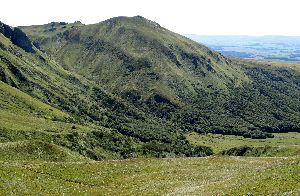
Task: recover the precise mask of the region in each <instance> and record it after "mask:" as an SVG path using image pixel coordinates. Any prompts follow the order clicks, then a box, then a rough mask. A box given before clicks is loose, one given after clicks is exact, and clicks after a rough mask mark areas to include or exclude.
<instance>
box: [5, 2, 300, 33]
mask: <svg viewBox="0 0 300 196" xmlns="http://www.w3.org/2000/svg"><path fill="white" fill-rule="evenodd" d="M299 9H300V1H299V0H184V1H182V0H180V1H179V0H151V1H143V0H123V1H122V0H108V1H106V0H74V1H71V0H69V1H66V0H51V1H50V0H44V1H43V0H14V1H9V0H6V1H3V2H1V12H0V20H1V21H2V22H5V23H8V24H9V25H12V26H20V25H32V24H44V23H49V22H52V21H66V22H74V21H76V20H80V21H82V22H83V23H85V24H91V23H97V22H100V21H103V20H105V19H108V18H111V17H115V16H135V15H142V16H144V17H146V18H148V19H150V20H153V21H156V22H158V23H159V24H161V25H162V26H164V27H166V28H168V29H170V30H172V31H175V32H177V33H181V34H200V35H299V36H300V25H299V19H300V12H299V11H298V10H299Z"/></svg>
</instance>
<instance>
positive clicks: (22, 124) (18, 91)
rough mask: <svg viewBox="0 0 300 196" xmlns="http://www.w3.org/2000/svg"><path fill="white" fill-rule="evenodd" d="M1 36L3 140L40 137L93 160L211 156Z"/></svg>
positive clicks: (92, 84) (168, 125) (165, 126)
mask: <svg viewBox="0 0 300 196" xmlns="http://www.w3.org/2000/svg"><path fill="white" fill-rule="evenodd" d="M8 28H9V27H8ZM0 38H1V39H0V41H1V42H0V46H1V47H0V58H1V61H0V76H1V80H2V81H3V82H4V83H3V82H1V96H0V97H1V102H0V106H1V108H2V109H3V110H1V112H0V118H1V126H0V128H1V141H4V142H14V141H23V140H41V141H44V142H47V143H54V144H56V145H58V146H63V147H67V148H69V149H71V150H73V151H77V152H79V153H80V154H82V155H83V156H86V157H89V158H92V159H104V158H122V157H135V156H167V155H168V156H184V155H187V156H204V155H206V154H211V150H210V149H208V148H196V149H195V147H194V146H192V145H190V144H189V143H188V142H187V140H186V139H185V138H184V137H183V135H182V134H181V133H177V132H175V131H172V129H173V128H174V126H173V125H172V124H171V123H169V122H167V121H165V120H162V119H159V118H156V117H154V116H152V115H150V114H148V113H145V112H143V111H141V110H139V109H137V108H136V107H134V106H133V105H131V104H130V103H127V102H126V101H123V100H122V99H121V98H119V97H117V96H115V95H113V94H111V93H109V92H107V91H106V90H104V89H103V88H102V87H101V86H99V85H97V84H96V83H95V82H94V81H89V80H87V79H85V78H84V77H82V76H80V75H77V74H76V73H72V72H70V71H67V70H65V69H64V68H62V67H61V66H60V65H59V64H58V63H56V62H55V61H53V60H51V59H50V58H49V56H47V55H46V54H44V53H42V52H41V51H40V50H39V49H37V48H34V52H32V53H31V52H30V53H29V52H26V51H25V50H23V49H22V48H20V47H19V46H18V45H16V44H14V43H13V42H12V41H11V38H10V37H5V36H4V34H0ZM24 39H25V38H24ZM13 87H15V88H13ZM50 105H51V106H52V107H51V106H50ZM104 127H107V128H104ZM123 127H125V128H126V129H125V128H124V129H123ZM150 141H151V142H150ZM149 142H150V143H149ZM156 144H157V145H159V146H158V147H157V146H155V145H156ZM153 146H155V147H153ZM206 150H207V153H206V152H205V151H206Z"/></svg>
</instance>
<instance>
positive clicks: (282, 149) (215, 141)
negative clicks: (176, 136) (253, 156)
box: [186, 132, 300, 156]
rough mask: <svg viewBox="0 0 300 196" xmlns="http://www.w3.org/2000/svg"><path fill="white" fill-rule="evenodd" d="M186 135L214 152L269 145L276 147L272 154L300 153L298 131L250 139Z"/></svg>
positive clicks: (214, 135)
mask: <svg viewBox="0 0 300 196" xmlns="http://www.w3.org/2000/svg"><path fill="white" fill-rule="evenodd" d="M186 137H187V139H188V140H189V141H190V142H191V143H193V144H196V145H205V146H209V147H212V149H213V150H214V152H215V153H220V152H221V151H223V150H228V149H230V148H234V147H240V146H254V147H265V146H269V147H273V148H277V149H278V152H277V153H274V155H273V156H293V155H300V133H292V132H290V133H274V138H267V139H250V138H243V137H240V136H234V135H221V134H206V135H204V134H197V133H195V132H192V133H188V134H186Z"/></svg>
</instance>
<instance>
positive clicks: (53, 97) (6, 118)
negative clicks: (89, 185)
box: [0, 16, 300, 160]
mask: <svg viewBox="0 0 300 196" xmlns="http://www.w3.org/2000/svg"><path fill="white" fill-rule="evenodd" d="M0 27H1V28H0V30H1V34H0V41H1V42H0V49H1V50H0V59H1V61H0V79H1V81H2V82H1V100H0V101H1V102H0V107H1V113H0V117H1V126H0V128H1V130H2V131H1V135H0V136H1V137H0V138H1V141H3V142H19V141H23V140H34V141H37V142H39V141H43V142H46V143H51V144H53V145H57V146H61V147H63V148H67V149H69V150H72V151H76V152H78V153H79V154H81V155H83V156H85V157H88V158H90V159H95V160H99V159H105V158H110V157H111V158H112V157H114V158H119V157H125V158H128V157H137V156H158V157H166V156H172V157H173V156H205V155H210V154H212V150H211V149H210V148H207V147H204V146H194V145H192V144H190V143H189V141H188V140H187V139H186V138H185V135H184V132H186V131H196V132H198V133H221V134H229V135H240V136H243V137H245V138H268V137H273V135H272V133H276V132H287V131H295V132H299V128H300V99H299V97H300V96H299V95H300V74H299V72H297V71H294V70H293V69H290V68H285V67H278V66H270V65H264V64H259V63H258V62H250V61H249V62H247V61H240V60H232V59H229V58H226V57H224V56H222V55H220V54H219V53H216V52H214V51H212V50H210V49H209V48H206V47H205V46H202V45H199V44H197V43H195V42H193V41H191V40H189V39H187V38H185V37H182V36H180V35H178V34H175V33H173V32H170V31H168V30H167V29H164V28H162V27H161V26H160V25H159V24H157V23H155V22H152V21H149V20H147V19H145V18H143V17H140V16H137V17H133V18H127V17H118V18H112V19H109V20H106V21H104V22H101V23H98V24H94V25H83V24H81V23H80V22H75V23H71V24H67V23H64V22H60V23H49V24H47V25H40V26H30V27H20V28H14V29H12V28H10V27H9V26H7V25H4V24H2V23H1V26H0ZM20 29H21V30H22V31H24V32H26V34H27V35H28V37H27V35H26V34H25V33H23V32H22V31H21V30H20ZM16 35H18V36H16ZM15 37H17V38H18V39H15ZM16 40H17V41H16ZM31 41H32V43H33V45H32V44H31ZM39 144H40V143H39Z"/></svg>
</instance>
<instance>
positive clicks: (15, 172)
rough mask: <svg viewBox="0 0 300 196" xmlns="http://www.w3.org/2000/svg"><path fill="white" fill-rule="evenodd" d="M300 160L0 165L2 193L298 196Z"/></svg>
mask: <svg viewBox="0 0 300 196" xmlns="http://www.w3.org/2000/svg"><path fill="white" fill-rule="evenodd" d="M299 171H300V157H299V156H296V157H288V158H257V157H256V158H251V157H228V156H223V157H222V156H212V157H207V158H175V159H129V160H122V161H100V162H68V163H53V162H30V163H29V162H0V194H1V195H9V194H18V195H19V194H22V195H26V194H30V195H32V194H37V193H39V194H76V195H140V194H142V195H162V194H163V195H165V194H166V195H185V194H189V195H194V194H197V195H246V194H248V195H251V194H253V195H258V194H259V195H266V194H275V195H277V194H278V195H282V194H287V195H299V194H300V172H299Z"/></svg>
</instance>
